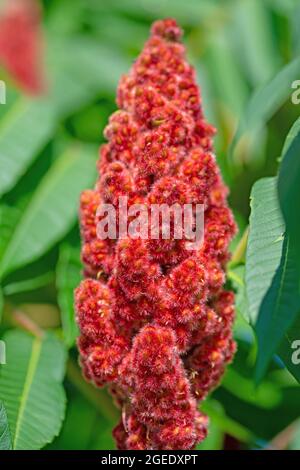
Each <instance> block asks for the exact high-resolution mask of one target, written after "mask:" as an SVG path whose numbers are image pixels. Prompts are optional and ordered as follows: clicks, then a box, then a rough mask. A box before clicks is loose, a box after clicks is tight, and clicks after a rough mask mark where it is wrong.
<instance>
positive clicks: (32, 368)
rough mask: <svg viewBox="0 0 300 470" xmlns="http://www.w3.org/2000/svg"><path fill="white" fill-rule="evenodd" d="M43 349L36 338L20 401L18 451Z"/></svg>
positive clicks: (15, 439) (39, 340) (17, 423)
mask: <svg viewBox="0 0 300 470" xmlns="http://www.w3.org/2000/svg"><path fill="white" fill-rule="evenodd" d="M41 349H42V341H41V339H40V338H35V339H34V341H33V343H32V348H31V354H30V358H29V363H28V369H27V374H26V378H25V382H24V388H23V391H22V394H21V401H20V408H19V412H18V415H17V422H16V429H15V435H14V442H13V448H14V449H16V447H17V442H18V439H19V435H20V431H21V426H22V421H23V417H24V413H25V409H26V404H27V401H28V398H29V394H30V389H31V386H32V383H33V379H34V376H35V372H36V369H37V366H38V362H39V358H40V354H41Z"/></svg>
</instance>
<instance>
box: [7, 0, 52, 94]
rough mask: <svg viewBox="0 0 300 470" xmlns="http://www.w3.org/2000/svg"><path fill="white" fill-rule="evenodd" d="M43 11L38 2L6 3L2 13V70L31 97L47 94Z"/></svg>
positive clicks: (16, 0)
mask: <svg viewBox="0 0 300 470" xmlns="http://www.w3.org/2000/svg"><path fill="white" fill-rule="evenodd" d="M40 24H41V19H40V9H39V5H38V3H37V2H36V0H5V1H4V5H3V8H1V9H0V66H2V65H3V66H4V67H5V69H7V71H8V72H9V73H10V74H11V76H12V78H13V79H14V80H15V81H16V82H17V83H18V84H19V85H20V86H22V88H24V90H25V91H26V92H28V93H30V94H40V93H41V92H42V91H43V90H44V77H43V73H42V43H43V37H42V32H41V26H40Z"/></svg>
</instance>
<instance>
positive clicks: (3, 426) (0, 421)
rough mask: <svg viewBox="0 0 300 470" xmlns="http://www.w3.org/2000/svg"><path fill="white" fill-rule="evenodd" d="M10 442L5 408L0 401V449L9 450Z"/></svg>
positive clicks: (10, 447)
mask: <svg viewBox="0 0 300 470" xmlns="http://www.w3.org/2000/svg"><path fill="white" fill-rule="evenodd" d="M11 449H12V443H11V437H10V431H9V426H8V421H7V415H6V410H5V408H4V405H3V403H2V401H0V450H11Z"/></svg>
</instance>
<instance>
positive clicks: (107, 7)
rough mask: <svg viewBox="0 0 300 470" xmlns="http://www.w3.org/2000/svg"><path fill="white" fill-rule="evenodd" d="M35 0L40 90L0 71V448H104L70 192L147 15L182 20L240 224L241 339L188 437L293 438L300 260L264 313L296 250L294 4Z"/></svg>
mask: <svg viewBox="0 0 300 470" xmlns="http://www.w3.org/2000/svg"><path fill="white" fill-rule="evenodd" d="M41 4H42V7H43V26H44V31H45V36H46V37H45V42H46V59H45V66H46V71H47V77H48V83H49V89H48V94H47V95H45V96H43V97H39V98H30V97H28V96H25V95H24V93H23V92H21V91H20V89H18V88H17V87H16V86H15V85H14V84H13V82H12V81H11V82H8V81H7V79H8V77H7V74H5V75H4V70H1V69H0V74H2V75H0V78H2V76H3V79H5V81H6V82H7V104H6V105H5V106H4V105H0V195H1V201H0V276H1V291H0V299H1V300H0V306H1V313H0V318H1V317H2V323H1V327H0V333H1V338H2V339H4V340H5V341H6V343H7V365H3V366H0V400H1V404H0V448H11V447H13V448H27V449H32V448H41V447H45V446H46V445H47V448H50V449H112V448H114V443H113V440H112V437H111V430H112V428H113V427H114V425H115V423H116V421H117V417H118V411H117V409H116V408H115V407H114V405H113V403H112V401H111V399H110V398H109V396H108V395H107V393H106V391H105V390H96V389H94V388H93V387H92V386H91V385H89V384H87V383H86V382H84V380H83V379H82V377H81V373H80V370H79V367H78V365H77V353H76V348H75V346H74V345H75V338H76V335H77V328H76V325H75V323H74V310H73V289H74V287H75V286H76V285H77V284H78V283H79V281H80V278H81V266H80V259H79V251H80V240H79V233H78V225H77V220H76V219H77V207H78V197H79V194H80V191H81V190H82V189H83V188H87V187H91V186H92V184H93V182H94V180H95V172H96V168H95V162H96V159H97V156H98V150H97V148H98V146H99V145H100V143H101V142H103V141H104V139H103V135H102V133H103V129H104V127H105V125H106V122H107V120H108V117H109V115H110V114H111V113H112V112H113V111H114V110H115V109H116V104H115V92H116V86H117V82H118V79H119V77H120V75H121V74H122V73H125V72H126V71H127V70H128V69H129V67H130V65H131V63H132V62H133V61H134V59H135V57H136V55H137V54H138V53H139V51H140V50H141V49H142V47H143V43H144V41H145V40H146V39H147V36H148V31H149V27H150V24H151V22H152V21H153V20H155V19H157V18H161V17H166V16H172V17H175V18H176V19H177V20H178V21H179V22H180V24H181V25H182V27H183V28H184V29H185V32H186V35H185V43H186V45H187V50H188V56H189V60H190V61H191V62H192V63H193V64H194V66H195V68H196V70H197V75H198V82H199V85H200V86H201V90H202V97H203V106H204V112H205V114H206V116H207V117H208V119H209V120H210V122H212V124H214V125H215V126H216V127H217V129H218V135H217V137H216V139H215V147H216V155H217V159H218V163H219V165H220V167H221V170H222V174H223V177H224V179H225V181H226V183H227V184H228V185H229V187H230V204H231V206H232V207H233V210H234V213H235V216H236V220H237V221H238V224H239V228H240V233H239V235H238V236H237V237H236V240H235V241H234V242H233V244H232V252H233V258H232V262H231V264H230V266H229V272H228V283H229V285H231V286H232V287H233V288H234V290H235V291H236V293H237V297H236V307H237V320H236V325H235V335H236V339H237V341H238V346H239V349H238V353H237V355H236V358H235V360H234V363H233V364H232V365H231V366H230V368H229V369H228V371H227V373H226V375H225V377H224V380H223V382H222V386H221V387H220V388H219V389H218V390H216V391H215V392H214V393H213V394H212V395H211V396H210V397H209V399H208V400H207V401H206V402H205V404H204V406H203V409H204V411H205V412H206V413H208V415H209V416H210V420H211V426H210V434H209V436H208V439H207V440H206V441H205V442H203V443H202V444H201V445H200V447H199V448H201V449H222V448H233V449H240V448H250V449H253V448H260V449H261V448H270V447H276V448H298V449H299V448H300V444H299V429H300V426H299V421H297V419H298V417H299V415H300V402H299V385H298V383H297V381H296V380H295V378H296V379H298V380H299V378H300V373H299V367H300V366H296V365H295V364H293V363H292V362H291V344H292V342H293V340H294V339H297V338H299V337H300V326H299V318H298V311H300V309H299V308H298V304H297V302H298V300H297V296H298V294H299V292H298V289H299V283H298V284H297V282H296V281H297V280H299V277H297V276H298V274H297V268H295V269H294V268H293V269H292V275H291V277H292V281H290V278H288V282H287V288H288V292H289V293H290V299H291V303H288V302H287V301H286V297H283V301H281V304H280V305H281V307H280V309H279V310H276V309H274V308H273V306H274V303H275V304H276V305H277V303H278V302H277V297H276V296H277V294H278V291H279V290H280V289H279V288H278V282H279V284H280V285H281V284H282V283H281V279H282V276H281V277H280V279H279V281H278V279H275V273H277V272H278V269H279V270H280V261H281V260H282V254H283V250H284V249H285V248H284V247H285V246H286V241H287V238H291V240H292V245H293V250H295V251H294V253H295V252H296V253H297V254H296V255H295V256H293V258H295V259H298V260H299V246H300V245H299V237H298V236H297V234H298V230H299V194H300V193H299V189H298V188H299V171H298V170H299V160H298V159H299V155H298V153H299V152H298V148H299V146H298V141H299V129H300V127H299V125H295V127H294V128H293V129H292V131H291V132H290V134H289V137H288V140H287V143H286V144H285V149H284V151H283V152H282V148H283V146H284V142H285V139H286V136H287V134H288V132H289V130H290V128H292V125H293V123H294V122H295V121H296V120H297V118H298V116H299V106H296V105H293V104H292V103H291V94H292V91H293V90H292V88H291V87H292V83H293V81H294V80H296V79H299V78H300V56H299V53H300V35H299V27H298V24H299V19H300V4H299V2H298V1H297V0H201V1H199V0H189V1H188V2H182V0H159V1H158V0H110V1H109V2H107V1H106V0H44V1H43V2H41ZM4 77H5V78H4ZM280 159H281V160H282V164H281V167H280V171H279V178H277V177H275V176H276V175H277V174H278V167H279V160H280ZM295 168H296V169H297V171H295ZM265 177H273V178H271V179H270V178H268V179H265ZM261 178H264V179H263V180H260V181H259V182H257V183H256V184H255V186H254V188H253V189H252V196H251V218H250V232H249V238H248V229H247V225H248V219H249V214H250V204H249V198H250V194H251V188H252V186H253V184H254V183H255V182H256V181H257V180H259V179H261ZM278 185H279V195H280V200H279V198H278V187H277V186H278ZM290 187H292V188H293V191H292V192H291V191H290V189H289V188H290ZM281 208H282V210H283V214H281ZM295 220H296V221H297V223H296V224H294V222H295ZM297 241H298V243H297ZM297 250H298V251H297ZM278 275H279V276H280V273H279V274H277V276H278ZM274 283H275V284H274ZM276 283H277V284H276ZM291 285H293V286H294V287H293V289H292V290H291V288H290V287H291ZM270 289H271V294H270ZM272 292H273V294H275V297H276V298H275V299H274V297H272V295H273V294H272ZM286 292H287V291H286V290H284V292H283V293H284V295H286ZM270 295H271V300H270V297H267V296H270ZM272 305H273V306H272ZM290 305H292V308H291V307H290ZM297 309H298V310H297ZM275 311H276V312H277V317H278V320H279V322H277V321H275V320H274V312H275ZM275 317H276V316H275ZM282 323H283V324H282ZM271 332H273V333H272V335H271ZM256 336H257V338H258V343H257V341H256ZM274 353H275V354H274ZM260 361H261V362H260ZM258 364H260V365H259V370H258V371H257V367H258ZM255 370H256V378H259V379H260V382H259V384H257V383H255V380H254V376H255ZM288 370H289V371H290V372H291V374H290V373H289V372H288ZM65 372H66V373H65ZM63 380H64V390H65V392H63V388H62V381H63ZM64 393H65V394H66V400H65V396H64ZM33 405H34V406H33ZM8 424H9V429H8ZM9 433H10V434H9Z"/></svg>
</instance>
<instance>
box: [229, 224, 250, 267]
mask: <svg viewBox="0 0 300 470" xmlns="http://www.w3.org/2000/svg"><path fill="white" fill-rule="evenodd" d="M248 235H249V227H247V228H246V229H245V231H244V233H243V236H242V238H241V239H240V241H239V243H238V244H237V247H236V249H235V250H234V253H233V255H232V258H231V261H230V266H232V265H236V264H239V263H240V262H241V261H243V259H244V257H245V253H246V249H247V242H248Z"/></svg>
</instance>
